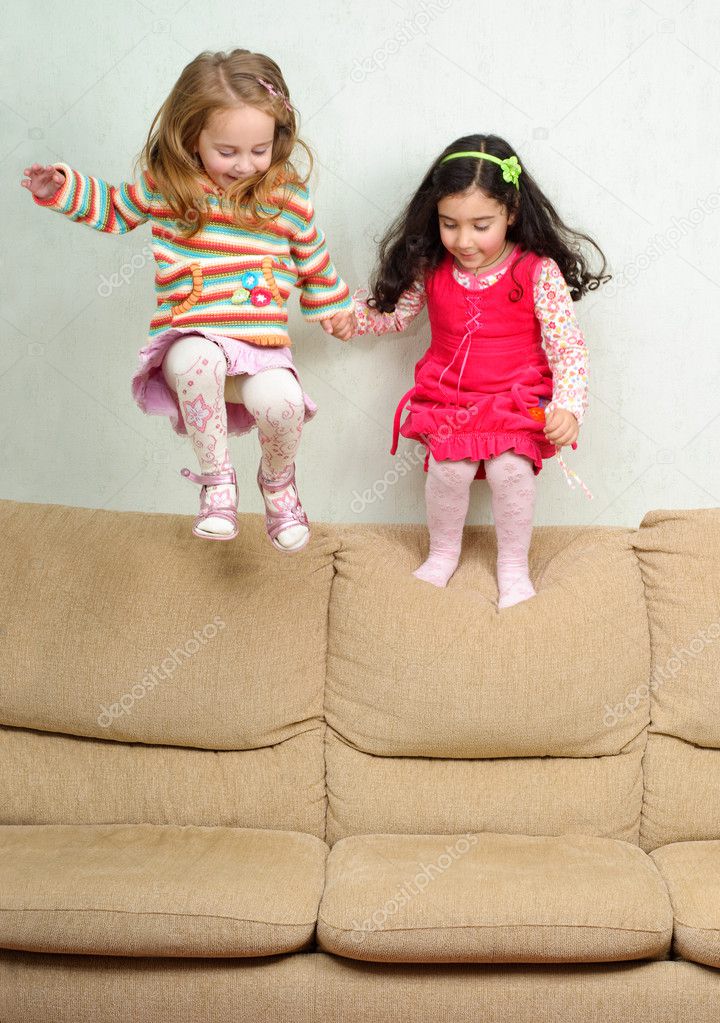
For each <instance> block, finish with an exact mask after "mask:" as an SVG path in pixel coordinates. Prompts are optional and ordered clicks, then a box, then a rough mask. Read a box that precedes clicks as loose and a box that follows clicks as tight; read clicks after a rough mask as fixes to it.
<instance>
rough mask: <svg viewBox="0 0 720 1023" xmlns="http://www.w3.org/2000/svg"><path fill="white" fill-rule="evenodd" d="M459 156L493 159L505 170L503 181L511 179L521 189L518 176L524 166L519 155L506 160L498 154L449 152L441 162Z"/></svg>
mask: <svg viewBox="0 0 720 1023" xmlns="http://www.w3.org/2000/svg"><path fill="white" fill-rule="evenodd" d="M457 156H478V157H480V158H481V159H483V160H492V162H493V163H497V164H499V166H500V167H501V169H502V172H503V181H511V182H512V183H513V185H515V187H516V188H517V190H518V191H520V185H519V184H518V178H519V177H520V173H521V171H522V167H521V166H520V164H519V163H518V158H517V156H508V158H507V159H506V160H501V159H499V157H497V156H492V155H491V154H490V153H476V152H474V151H473V152H466V153H448V155H447V156H444V157H443V158H442V160H441V161H440V163H445V161H446V160H454V159H455V158H456V157H457Z"/></svg>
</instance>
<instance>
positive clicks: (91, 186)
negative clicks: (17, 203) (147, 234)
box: [33, 163, 153, 234]
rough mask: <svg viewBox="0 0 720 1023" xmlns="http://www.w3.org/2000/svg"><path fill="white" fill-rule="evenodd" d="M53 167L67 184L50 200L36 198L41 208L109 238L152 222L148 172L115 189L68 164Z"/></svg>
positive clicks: (151, 191) (150, 189) (113, 186)
mask: <svg viewBox="0 0 720 1023" xmlns="http://www.w3.org/2000/svg"><path fill="white" fill-rule="evenodd" d="M53 166H54V167H56V168H57V169H58V170H61V171H63V172H64V174H65V182H64V184H62V185H60V187H59V188H58V190H57V192H56V193H55V195H52V196H50V198H49V199H39V198H38V197H37V196H36V195H34V196H33V199H34V200H35V203H36V204H37V205H38V206H47V207H48V209H52V210H57V211H58V213H64V214H65V216H67V217H69V218H70V220H77V221H79V222H80V223H81V224H87V225H88V227H92V228H94V229H95V230H96V231H103V232H106V233H108V234H126V233H127V232H128V231H132V230H133V229H134V228H136V227H138V226H139V225H140V224H144V223H146V221H147V220H149V219H150V216H151V214H152V210H151V207H152V200H153V190H152V188H151V187H150V179H149V177H148V175H147V172H144V173H143V174H142V176H141V179H140V181H138V182H136V183H133V182H123V183H122V184H121V185H120V186H118V187H116V186H115V185H110V184H108V183H107V181H103V180H102V179H101V178H93V177H90V175H88V174H81V173H80V172H79V171H76V170H73V168H72V167H70V166H69V165H68V164H66V163H56V164H53Z"/></svg>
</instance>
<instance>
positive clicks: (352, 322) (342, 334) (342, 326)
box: [320, 311, 357, 341]
mask: <svg viewBox="0 0 720 1023" xmlns="http://www.w3.org/2000/svg"><path fill="white" fill-rule="evenodd" d="M320 323H321V325H322V328H323V330H326V331H327V332H328V334H332V335H333V336H334V337H337V338H339V339H340V340H341V341H349V340H350V338H351V337H352V336H353V334H355V333H356V332H357V320H356V319H355V313H354V312H352V311H349V312H346V313H335V315H334V316H330V317H328V319H326V320H320Z"/></svg>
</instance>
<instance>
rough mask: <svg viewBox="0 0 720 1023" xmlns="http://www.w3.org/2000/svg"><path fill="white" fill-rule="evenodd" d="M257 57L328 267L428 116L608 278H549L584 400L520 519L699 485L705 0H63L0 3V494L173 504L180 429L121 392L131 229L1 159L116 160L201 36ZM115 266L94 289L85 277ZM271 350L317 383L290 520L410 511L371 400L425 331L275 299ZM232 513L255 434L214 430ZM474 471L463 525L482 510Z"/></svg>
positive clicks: (136, 239)
mask: <svg viewBox="0 0 720 1023" xmlns="http://www.w3.org/2000/svg"><path fill="white" fill-rule="evenodd" d="M236 46H241V47H245V48H248V49H251V50H258V51H260V52H264V53H267V54H269V55H270V56H272V57H273V58H274V59H275V60H277V62H278V63H279V64H280V66H281V68H282V70H283V72H284V75H285V78H286V81H287V82H288V86H289V88H290V92H291V96H292V98H293V101H294V103H295V105H296V106H297V107H298V108H299V110H300V113H301V132H302V135H303V137H305V138H306V139H307V141H308V142H309V143H310V144H311V145H312V146H313V148H314V150H315V152H316V154H317V156H318V161H317V169H316V173H315V175H314V178H313V181H312V182H311V187H312V189H313V195H314V198H315V203H316V208H317V213H318V221H319V223H320V225H321V227H322V228H323V230H324V231H325V233H326V235H327V238H328V243H329V247H330V251H331V254H332V257H333V259H334V261H335V263H336V265H337V266H338V269H339V271H340V273H341V274H342V276H343V277H344V278H345V279H346V280H347V282H348V284H349V285H350V287H351V288H352V289H354V288H355V287H357V286H358V285H360V284H362V283H364V282H365V281H366V279H367V275H368V272H369V270H370V268H371V266H372V263H373V261H374V255H375V241H376V239H377V237H379V235H380V233H381V232H382V231H383V230H384V229H385V227H386V226H387V224H388V223H389V222H390V220H391V219H392V218H393V217H394V216H395V215H396V213H397V212H398V211H399V209H400V208H401V206H402V204H403V203H404V202H405V201H406V200H407V199H408V198H409V196H410V194H411V193H412V192H413V191H414V189H415V188H416V187H417V184H418V183H419V181H420V179H421V176H422V175H423V174H424V172H425V170H426V168H427V167H428V165H429V164H430V163H431V161H432V160H433V159H434V158H435V156H436V155H437V153H438V152H439V151H440V150H441V149H442V147H444V146H445V145H446V144H447V143H448V142H450V141H451V140H452V139H454V138H456V137H458V136H460V135H463V134H467V133H469V132H476V131H477V132H486V131H487V132H495V133H497V134H500V135H503V136H504V137H506V138H507V139H508V140H509V141H510V142H511V144H512V145H514V147H515V149H516V152H517V153H518V155H519V158H520V160H521V162H522V163H525V164H526V165H527V167H528V168H529V169H530V170H531V171H532V173H533V174H534V175H535V176H536V177H537V179H538V180H539V182H540V184H541V187H543V189H544V190H545V192H546V193H547V194H548V195H549V197H550V198H551V200H552V201H553V202H554V203H555V204H556V206H557V208H558V209H559V211H560V213H561V216H563V218H564V219H565V220H566V221H567V222H568V223H569V224H571V225H572V226H574V227H576V228H579V229H581V230H585V231H587V232H588V233H590V234H591V235H592V236H593V237H595V238H596V239H597V240H598V242H599V243H600V245H601V247H602V248H603V249H604V251H605V253H606V255H607V257H608V260H609V263H610V269H611V271H612V272H613V273H614V275H615V277H614V280H613V281H612V282H611V283H610V284H609V285H606V286H604V287H603V288H601V289H600V290H599V291H597V292H595V293H594V294H590V295H588V296H586V297H585V298H584V299H583V300H582V301H581V302H580V303H576V305H575V310H576V313H577V315H578V318H579V320H580V323H581V326H582V328H583V330H584V332H585V337H586V341H587V344H588V348H589V352H590V360H591V361H590V378H589V379H590V411H589V413H588V415H587V418H586V420H585V423H584V425H583V427H582V428H581V432H580V437H579V442H578V449H577V451H572V450H571V449H570V448H564V449H563V455H564V457H565V459H566V461H567V464H568V465H569V466H570V467H571V468H573V469H575V470H576V471H577V472H578V473H579V475H580V476H581V477H582V479H583V480H584V481H585V483H586V484H587V485H588V486H589V487H590V489H591V490H592V491H593V493H594V495H595V499H594V500H593V501H588V500H587V499H586V497H585V496H584V495H583V493H582V492H581V490H580V489H579V488H576V489H575V490H571V489H570V488H569V487H568V485H567V483H566V482H565V480H564V478H563V475H562V472H561V470H560V467H559V465H558V464H557V462H556V460H551V461H547V462H545V463H544V468H543V471H542V472H541V474H540V476H539V479H538V501H537V509H536V517H535V521H536V523H537V524H550V523H560V524H562V523H578V524H590V523H602V524H617V525H627V526H631V527H634V526H636V525H637V524H638V523H639V522H640V520H641V518H642V516H643V515H644V514H645V512H646V511H647V510H649V509H654V508H679V507H709V506H716V505H719V504H720V468H719V464H720V460H719V459H718V457H717V453H716V442H717V435H718V427H719V425H720V408H719V407H718V390H719V389H718V383H719V382H720V371H719V369H718V358H717V354H716V353H717V343H718V331H717V327H718V310H719V308H720V303H719V300H718V299H719V293H718V288H719V287H720V270H719V269H718V261H717V258H716V254H717V244H716V241H715V239H716V236H717V232H718V227H719V226H720V208H719V207H720V175H719V174H718V170H719V169H720V150H719V149H718V145H717V117H716V113H717V110H718V109H720V70H719V68H718V60H717V54H718V53H719V52H720V20H719V17H718V13H717V8H716V5H714V4H713V3H712V0H691V2H689V3H688V2H686V0H678V2H671V0H653V2H652V3H644V2H641V3H629V2H624V0H609V2H606V3H603V4H597V3H575V2H570V0H551V2H546V3H543V2H540V3H538V2H529V0H515V2H514V3H509V4H499V3H487V2H484V0H419V2H415V0H408V2H405V0H394V2H388V3H378V2H373V0H370V2H365V3H348V2H347V0H332V2H331V0H320V2H316V3H312V4H297V3H289V2H275V3H273V4H272V5H265V4H261V3H252V4H251V3H247V2H240V3H228V2H220V0H204V2H203V3H202V4H197V3H190V2H187V3H183V2H182V0H172V2H168V0H142V2H141V0H129V2H114V3H92V4H91V3H89V2H85V0H64V2H63V3H62V4H61V5H60V6H59V7H57V8H54V9H53V11H52V12H50V10H49V9H46V8H42V7H34V8H33V7H32V6H30V5H27V4H26V3H25V2H19V0H11V2H10V3H6V4H5V6H4V18H3V37H2V67H3V81H2V88H1V91H0V173H1V174H2V194H3V216H2V221H3V224H2V228H3V229H2V235H3V242H2V280H3V288H2V308H1V309H0V329H1V330H2V347H1V348H0V387H1V392H0V393H1V394H2V413H1V414H0V451H1V452H2V459H3V472H2V494H1V495H0V496H2V497H4V498H10V499H14V500H27V501H36V502H54V503H55V502H56V503H63V504H68V505H83V506H86V507H97V508H101V507H103V508H112V509H133V510H147V511H169V512H182V513H185V514H188V515H190V514H195V513H196V512H197V503H198V488H197V487H196V486H192V487H190V486H188V483H187V481H186V480H184V479H183V478H182V477H181V476H180V475H179V469H180V468H181V467H182V466H184V465H188V466H189V467H191V468H192V469H193V470H195V471H197V462H196V460H195V457H194V454H193V451H192V447H191V444H190V441H189V439H188V438H181V437H178V436H176V435H175V434H174V433H173V431H172V429H171V427H170V425H169V421H168V420H167V419H165V418H164V417H155V416H146V415H144V414H143V413H142V412H141V411H140V410H139V409H138V408H137V406H136V405H135V403H134V401H133V399H132V396H131V394H130V379H131V376H132V374H133V372H134V370H135V367H136V364H137V351H138V349H139V348H141V347H142V346H143V345H144V344H145V340H146V332H147V325H148V322H149V319H150V317H151V315H152V313H153V310H154V308H155V298H154V291H153V272H154V262H153V260H152V258H149V256H148V254H149V251H150V250H149V244H150V241H151V235H150V226H149V225H144V226H142V227H140V228H138V229H137V230H135V231H133V232H130V233H129V234H128V235H126V236H124V237H116V236H110V235H102V234H100V233H98V232H95V231H93V230H91V229H90V228H87V227H85V226H83V225H78V224H73V223H70V222H69V221H67V220H66V219H65V218H63V217H62V216H61V215H59V214H57V213H52V212H50V211H46V210H43V209H40V208H39V207H37V208H36V207H35V206H34V204H33V203H32V200H31V197H30V195H29V193H28V192H26V191H25V190H24V189H22V188H21V187H20V184H19V182H20V179H21V177H22V172H23V168H24V167H25V166H27V165H28V164H30V163H32V162H34V161H38V162H40V163H51V162H53V161H57V160H64V161H66V162H68V163H70V164H71V165H73V166H76V167H77V168H78V169H79V170H82V171H84V172H85V173H88V174H93V175H95V176H98V177H102V178H104V179H106V180H107V181H109V182H111V183H113V184H119V183H120V182H121V181H123V180H127V179H128V178H129V177H130V176H131V175H132V167H133V162H134V158H135V156H136V154H137V153H138V151H139V149H140V147H141V145H142V143H143V141H144V139H145V137H146V134H147V130H148V127H149V125H150V122H151V120H152V117H153V116H154V114H155V112H156V111H157V109H158V107H159V106H160V104H161V103H162V102H163V100H164V99H165V97H166V95H167V93H168V92H169V90H170V87H171V86H172V84H173V82H174V81H175V79H176V78H177V76H178V75H179V73H180V71H181V70H182V68H183V67H184V66H185V65H186V64H187V63H188V62H189V61H190V60H191V59H192V58H193V57H194V56H196V55H197V53H199V52H200V51H201V50H230V49H232V48H234V47H236ZM116 273H118V274H122V273H124V275H125V277H126V278H127V282H126V283H123V284H122V285H121V286H120V287H116V288H110V287H108V285H107V281H108V279H109V278H111V277H112V275H113V274H116ZM290 315H291V320H290V328H291V335H292V337H293V344H294V356H295V360H296V364H297V366H298V369H299V371H300V374H301V378H302V382H303V386H304V388H305V390H306V391H307V392H308V393H309V394H310V395H311V396H312V397H313V398H314V399H315V401H316V402H317V403H318V405H319V411H318V413H317V415H316V417H315V419H314V420H312V421H311V422H310V423H308V424H307V425H306V427H305V432H304V435H303V438H302V441H301V446H300V449H299V453H298V457H297V465H298V483H299V488H300V493H301V497H302V500H303V504H304V506H305V508H306V510H307V512H308V515H309V517H310V519H311V521H312V520H326V521H335V522H358V521H368V522H370V521H378V522H380V521H406V522H424V521H425V507H424V480H425V474H424V473H423V471H422V457H421V455H422V452H423V449H422V448H421V447H420V446H419V445H417V444H415V443H414V442H411V441H407V440H405V439H404V438H401V441H400V446H399V448H398V451H397V453H396V455H395V456H391V455H390V453H389V448H390V440H391V427H392V415H393V411H394V408H395V404H396V402H397V401H398V400H399V398H400V396H401V395H402V394H403V393H404V392H405V391H406V390H407V389H408V388H409V387H410V386H411V385H412V380H413V367H414V364H415V362H416V361H417V359H418V358H419V357H420V355H421V354H422V352H423V351H424V350H425V348H426V346H427V343H428V340H429V332H428V325H427V314H426V312H423V314H422V315H421V317H420V318H419V319H418V320H417V321H416V322H415V324H414V325H413V327H412V328H411V329H410V330H409V331H407V332H406V333H404V334H390V335H385V336H383V337H380V338H374V337H371V338H360V339H356V340H354V341H352V342H350V343H349V344H343V343H342V342H339V341H337V340H335V339H333V338H330V337H328V336H327V335H325V334H324V333H323V332H322V331H321V329H320V328H319V327H317V326H314V325H311V324H307V323H305V321H304V320H303V319H302V316H301V314H300V312H299V309H298V303H297V294H296V295H294V296H293V297H292V300H291V314H290ZM230 443H231V453H232V456H233V460H234V463H235V466H236V468H237V472H238V483H239V489H240V510H241V511H253V512H260V511H261V510H262V501H261V497H260V494H259V491H258V490H257V487H256V484H255V478H254V477H255V471H256V467H257V461H258V457H259V445H258V440H257V431H256V430H253V431H252V433H250V434H247V435H245V436H243V437H233V438H231V442H230ZM491 521H492V517H491V512H490V500H489V490H488V485H487V483H486V482H480V483H475V484H474V485H473V493H472V500H471V507H470V513H469V516H468V522H473V523H479V522H491Z"/></svg>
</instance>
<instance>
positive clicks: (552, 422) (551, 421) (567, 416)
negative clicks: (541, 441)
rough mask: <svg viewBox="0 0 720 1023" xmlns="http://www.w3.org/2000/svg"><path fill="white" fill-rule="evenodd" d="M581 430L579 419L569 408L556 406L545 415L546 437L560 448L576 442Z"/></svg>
mask: <svg viewBox="0 0 720 1023" xmlns="http://www.w3.org/2000/svg"><path fill="white" fill-rule="evenodd" d="M579 432H580V427H579V426H578V421H577V419H576V418H575V416H574V415H573V414H572V412H568V410H567V409H564V408H555V409H553V410H552V411H551V412H549V413H548V414H547V415H546V416H545V437H546V438H547V440H549V441H550V443H551V444H554V445H555V446H556V447H558V448H561V447H562V446H563V445H564V444H574V443H575V441H576V439H577V435H578V433H579Z"/></svg>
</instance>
